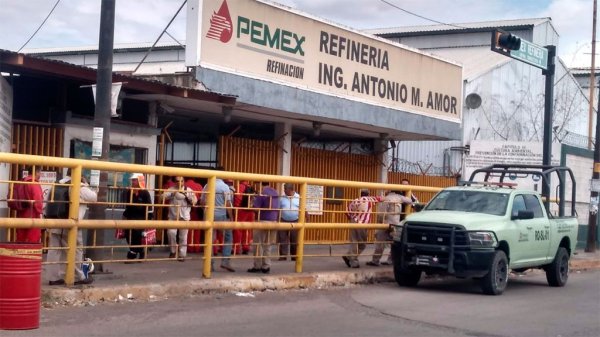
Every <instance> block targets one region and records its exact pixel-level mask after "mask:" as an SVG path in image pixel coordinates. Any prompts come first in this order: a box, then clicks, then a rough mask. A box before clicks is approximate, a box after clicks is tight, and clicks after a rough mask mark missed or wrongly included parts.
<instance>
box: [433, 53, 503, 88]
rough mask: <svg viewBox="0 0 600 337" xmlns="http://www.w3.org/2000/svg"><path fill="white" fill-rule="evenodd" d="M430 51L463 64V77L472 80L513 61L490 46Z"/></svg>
mask: <svg viewBox="0 0 600 337" xmlns="http://www.w3.org/2000/svg"><path fill="white" fill-rule="evenodd" d="M426 51H427V52H429V53H432V54H434V55H439V56H441V57H443V58H447V59H451V60H454V61H456V62H458V63H460V64H462V65H463V79H464V80H466V81H471V80H473V79H475V78H477V77H478V76H481V75H483V74H485V73H487V72H488V71H490V70H491V69H494V68H496V67H498V66H500V65H502V64H505V63H508V62H510V61H511V59H510V58H508V57H506V56H504V55H502V54H498V53H494V52H492V51H491V50H490V47H489V46H488V47H468V48H465V47H462V48H438V49H427V50H426Z"/></svg>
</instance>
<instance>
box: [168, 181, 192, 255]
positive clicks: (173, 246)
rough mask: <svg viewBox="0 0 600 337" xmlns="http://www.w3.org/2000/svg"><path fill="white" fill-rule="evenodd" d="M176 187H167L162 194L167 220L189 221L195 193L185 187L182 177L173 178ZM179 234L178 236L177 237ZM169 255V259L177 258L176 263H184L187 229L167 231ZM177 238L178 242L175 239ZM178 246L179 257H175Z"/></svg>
mask: <svg viewBox="0 0 600 337" xmlns="http://www.w3.org/2000/svg"><path fill="white" fill-rule="evenodd" d="M175 181H176V185H175V186H171V187H169V189H168V190H167V191H166V192H165V193H164V194H163V199H164V200H165V201H166V202H168V203H169V205H170V206H169V220H171V221H190V212H191V210H192V205H195V204H196V202H197V201H198V199H196V193H194V190H192V189H191V188H189V187H187V186H185V184H184V181H183V177H182V176H177V177H175ZM178 234H179V235H178ZM167 236H168V237H169V247H170V254H169V258H170V259H173V258H175V257H177V261H179V262H184V261H185V257H186V256H187V241H188V229H187V228H180V229H176V228H174V229H168V230H167ZM178 236H179V240H177V237H178ZM178 244H179V256H177V246H178Z"/></svg>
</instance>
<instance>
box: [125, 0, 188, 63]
mask: <svg viewBox="0 0 600 337" xmlns="http://www.w3.org/2000/svg"><path fill="white" fill-rule="evenodd" d="M186 2H187V0H183V3H181V6H179V9H178V10H177V12H176V13H175V15H173V17H172V18H171V21H169V23H168V24H167V26H166V27H165V29H163V31H162V32H161V33H160V35H158V38H157V39H156V41H154V43H153V44H152V47H150V49H148V51H146V54H145V55H144V57H143V58H142V60H141V61H140V63H138V65H137V67H135V69H134V70H133V73H132V74H135V72H136V71H138V69H140V66H141V65H142V63H144V61H146V57H148V55H149V54H150V52H152V49H154V47H155V46H156V44H157V43H158V41H159V40H160V38H162V36H163V34H164V33H166V31H167V29H169V26H171V24H172V23H173V20H175V18H176V17H177V15H179V12H181V9H182V8H183V6H184V5H185V4H186ZM169 36H171V34H169ZM171 37H172V36H171ZM177 43H179V41H177Z"/></svg>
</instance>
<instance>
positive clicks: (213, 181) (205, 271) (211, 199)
mask: <svg viewBox="0 0 600 337" xmlns="http://www.w3.org/2000/svg"><path fill="white" fill-rule="evenodd" d="M207 186H208V194H206V199H205V200H206V206H205V208H204V220H205V221H206V222H207V223H208V228H207V229H206V232H205V233H204V263H203V265H202V277H204V278H210V277H211V266H212V263H211V262H212V251H213V228H214V225H215V190H216V187H217V177H216V176H211V177H210V178H208V184H207Z"/></svg>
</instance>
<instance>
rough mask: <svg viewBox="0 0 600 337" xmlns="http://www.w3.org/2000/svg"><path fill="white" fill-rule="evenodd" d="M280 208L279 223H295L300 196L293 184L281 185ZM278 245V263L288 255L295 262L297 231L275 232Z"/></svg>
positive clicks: (298, 211) (297, 216)
mask: <svg viewBox="0 0 600 337" xmlns="http://www.w3.org/2000/svg"><path fill="white" fill-rule="evenodd" d="M279 207H280V208H281V222H288V223H297V222H298V218H299V214H300V194H298V193H296V191H295V190H294V184H290V183H285V184H283V195H282V196H281V197H280V198H279ZM277 241H278V243H279V256H280V257H279V261H285V260H286V259H287V255H290V256H291V258H292V261H296V248H297V246H298V231H297V230H293V229H292V230H282V231H277Z"/></svg>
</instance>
